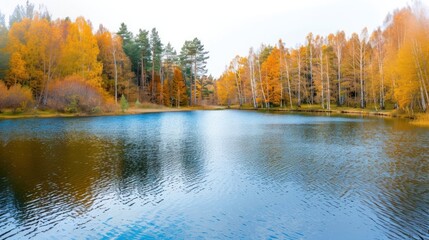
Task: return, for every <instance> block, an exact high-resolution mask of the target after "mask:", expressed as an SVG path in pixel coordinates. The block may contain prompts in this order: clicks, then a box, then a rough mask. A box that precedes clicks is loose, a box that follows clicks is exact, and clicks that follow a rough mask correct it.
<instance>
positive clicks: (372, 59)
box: [216, 2, 429, 112]
mask: <svg viewBox="0 0 429 240" xmlns="http://www.w3.org/2000/svg"><path fill="white" fill-rule="evenodd" d="M428 71H429V19H428V16H427V12H426V9H424V7H422V6H421V4H420V3H419V2H417V3H415V5H414V6H413V7H405V8H402V9H400V10H396V11H394V13H393V14H389V15H388V16H387V17H386V20H385V23H384V25H383V26H382V27H379V28H377V29H376V30H375V31H374V32H372V33H368V30H367V29H366V28H364V29H363V30H362V31H361V32H360V33H359V34H358V33H353V34H352V35H351V36H350V37H349V38H347V37H346V34H345V33H344V32H343V31H338V32H337V33H335V34H329V35H328V36H319V35H316V36H314V35H313V34H312V33H309V34H308V35H307V37H306V38H305V44H304V45H301V46H298V47H296V48H286V47H285V44H284V43H283V42H282V40H280V41H279V42H278V43H277V44H276V45H275V46H265V45H263V46H261V48H260V49H259V50H258V51H256V52H255V51H254V50H253V49H252V48H251V49H250V51H249V54H248V56H245V57H240V56H237V57H236V58H234V59H233V60H232V61H231V63H230V65H229V67H228V68H227V69H226V70H225V72H224V73H223V74H222V76H221V77H220V79H219V80H218V81H217V83H216V88H217V96H218V100H219V103H220V104H224V105H232V104H234V105H240V106H243V105H248V106H252V107H254V108H270V107H290V108H295V107H300V106H301V104H318V105H320V106H321V107H322V108H324V109H330V108H331V104H335V105H336V106H347V107H357V108H373V109H376V110H380V109H385V108H386V107H388V108H390V109H392V108H400V109H402V110H405V111H409V112H411V111H422V112H427V109H428V107H427V105H428V102H429V92H428V90H429V88H428V87H429V76H428Z"/></svg>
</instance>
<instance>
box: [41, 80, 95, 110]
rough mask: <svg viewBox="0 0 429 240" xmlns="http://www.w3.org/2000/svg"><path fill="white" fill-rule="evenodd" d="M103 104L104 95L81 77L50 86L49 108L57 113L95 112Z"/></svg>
mask: <svg viewBox="0 0 429 240" xmlns="http://www.w3.org/2000/svg"><path fill="white" fill-rule="evenodd" d="M102 103H103V96H102V93H101V92H100V91H99V90H98V89H97V88H95V87H93V86H91V85H89V84H88V83H86V82H85V81H84V80H83V79H82V78H81V77H79V76H71V77H67V78H65V79H64V80H60V81H55V82H53V83H51V84H50V86H49V94H48V100H47V106H48V107H49V108H52V109H55V110H57V111H63V112H69V113H77V112H80V111H83V112H90V113H92V112H94V109H95V110H96V111H98V110H97V109H100V105H102Z"/></svg>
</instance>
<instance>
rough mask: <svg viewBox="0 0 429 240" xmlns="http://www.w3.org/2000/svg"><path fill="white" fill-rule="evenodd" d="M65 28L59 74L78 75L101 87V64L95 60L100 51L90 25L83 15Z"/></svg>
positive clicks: (90, 83)
mask: <svg viewBox="0 0 429 240" xmlns="http://www.w3.org/2000/svg"><path fill="white" fill-rule="evenodd" d="M67 30H68V34H67V38H66V40H65V43H64V45H63V47H62V58H61V61H60V72H61V75H62V76H63V77H65V76H70V75H79V76H81V77H82V78H83V79H85V81H87V82H88V83H89V85H91V86H94V87H97V88H101V83H102V78H101V73H102V70H103V65H102V64H101V63H100V62H98V61H97V56H98V54H99V52H100V51H99V48H98V44H97V39H96V37H95V36H94V35H93V34H92V28H91V25H90V24H89V23H88V22H87V21H86V20H85V19H84V18H83V17H78V18H77V19H76V21H75V22H74V23H71V24H70V25H69V26H68V29H67Z"/></svg>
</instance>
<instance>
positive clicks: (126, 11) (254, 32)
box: [0, 0, 429, 77]
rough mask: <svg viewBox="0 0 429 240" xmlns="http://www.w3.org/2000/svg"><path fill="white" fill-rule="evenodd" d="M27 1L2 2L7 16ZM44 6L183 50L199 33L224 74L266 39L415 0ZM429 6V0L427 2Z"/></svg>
mask: <svg viewBox="0 0 429 240" xmlns="http://www.w3.org/2000/svg"><path fill="white" fill-rule="evenodd" d="M25 2H26V0H1V2H0V12H1V13H3V14H5V15H6V21H8V20H7V18H8V16H9V15H11V14H12V12H13V10H14V8H15V7H16V5H17V4H21V5H24V4H25ZM30 2H31V3H34V4H35V5H36V6H38V5H39V4H43V5H44V6H46V7H47V9H48V11H49V12H50V13H51V14H52V17H53V18H54V19H56V18H65V17H70V18H71V19H75V18H76V17H78V16H84V17H85V18H86V19H89V20H90V21H91V22H92V24H93V27H94V31H96V30H97V29H98V26H99V25H100V24H103V25H104V26H105V27H107V28H108V29H109V30H110V31H112V32H116V31H117V30H118V29H119V26H120V24H121V23H122V22H124V23H125V24H126V25H127V26H128V29H129V30H130V31H132V32H133V33H138V30H139V29H146V30H150V29H152V28H153V27H156V28H157V30H158V32H159V35H160V37H161V40H162V41H163V43H164V45H166V44H167V43H168V42H170V43H171V44H172V46H173V47H174V48H175V49H176V50H177V52H180V48H181V46H182V45H183V43H184V42H185V41H186V40H192V39H193V38H195V37H198V38H199V39H200V40H201V41H202V43H203V44H204V45H205V50H207V51H209V52H210V53H209V56H210V59H209V60H208V64H207V68H208V73H209V74H212V75H213V76H214V77H219V76H220V75H221V74H222V72H223V71H224V70H225V68H226V66H227V65H228V64H229V62H230V61H231V60H232V59H233V58H234V57H235V56H236V55H240V56H246V55H247V54H248V52H249V48H250V47H253V48H254V49H258V48H259V47H260V46H261V44H262V43H264V44H270V45H275V44H276V43H277V42H278V40H279V39H282V40H283V42H285V44H286V46H288V47H296V46H298V45H299V44H304V43H305V37H306V36H307V34H308V33H309V32H312V33H313V35H317V34H320V35H323V36H326V35H328V34H329V33H335V32H337V31H338V30H344V31H345V32H346V34H347V36H350V35H351V33H353V32H357V33H359V32H360V31H361V30H362V29H363V28H364V27H368V30H369V32H371V31H372V30H374V29H375V28H377V27H378V26H381V25H382V24H383V21H384V19H385V18H386V16H387V14H388V13H389V12H392V11H393V10H395V9H397V8H402V7H404V6H407V5H408V4H411V2H410V0H359V1H356V0H298V1H297V0H216V1H211V0H210V1H200V0H180V1H179V0H152V1H137V0H121V1H106V0H31V1H30ZM422 2H423V3H424V4H425V5H426V6H427V5H429V4H428V3H429V0H422Z"/></svg>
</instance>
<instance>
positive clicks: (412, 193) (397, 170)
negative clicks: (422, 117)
mask: <svg viewBox="0 0 429 240" xmlns="http://www.w3.org/2000/svg"><path fill="white" fill-rule="evenodd" d="M389 127H390V128H389V131H386V137H387V139H386V141H385V142H384V143H385V145H384V146H383V150H384V152H385V153H386V155H387V156H388V157H389V161H386V162H384V163H383V164H382V170H383V171H384V172H386V173H387V174H385V175H384V176H383V178H382V181H380V183H379V188H380V192H381V193H379V194H377V195H375V196H374V198H375V199H373V202H372V203H374V202H383V203H384V204H382V205H380V206H379V208H377V209H376V211H377V213H378V218H379V219H380V223H381V224H383V226H384V227H385V228H387V229H388V230H387V231H386V234H387V235H389V236H391V237H392V238H402V239H422V238H423V239H426V238H429V232H428V229H429V212H428V209H429V152H428V143H429V135H428V133H427V130H425V129H419V128H416V127H413V126H411V125H409V124H408V123H406V122H403V121H394V122H390V123H389Z"/></svg>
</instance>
